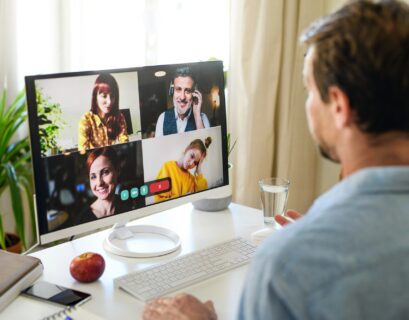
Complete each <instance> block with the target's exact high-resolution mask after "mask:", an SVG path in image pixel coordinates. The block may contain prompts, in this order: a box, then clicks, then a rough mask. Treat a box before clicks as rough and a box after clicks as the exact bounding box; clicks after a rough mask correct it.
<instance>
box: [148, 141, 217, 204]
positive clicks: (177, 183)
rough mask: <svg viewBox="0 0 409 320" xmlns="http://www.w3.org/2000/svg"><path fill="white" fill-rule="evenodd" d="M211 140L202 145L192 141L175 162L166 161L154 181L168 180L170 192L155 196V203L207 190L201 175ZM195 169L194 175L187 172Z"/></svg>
mask: <svg viewBox="0 0 409 320" xmlns="http://www.w3.org/2000/svg"><path fill="white" fill-rule="evenodd" d="M211 143H212V138H210V137H207V138H206V139H205V141H204V143H203V141H202V140H201V139H196V140H193V141H192V142H191V143H190V144H189V145H188V146H187V148H186V149H185V151H184V153H183V155H182V156H181V157H180V158H179V160H177V161H174V160H173V161H167V162H165V163H164V164H163V166H162V168H161V169H160V170H159V173H158V175H157V177H156V179H163V178H170V180H171V189H170V191H167V192H164V193H161V194H158V195H155V202H159V201H163V200H168V199H171V198H177V197H180V196H183V195H186V194H189V193H193V192H197V191H201V190H205V189H207V187H208V186H207V180H206V178H205V177H204V176H203V173H202V165H203V160H204V159H205V158H206V155H207V149H208V148H209V146H210V144H211ZM194 168H195V171H194V174H192V173H190V171H189V170H192V169H194Z"/></svg>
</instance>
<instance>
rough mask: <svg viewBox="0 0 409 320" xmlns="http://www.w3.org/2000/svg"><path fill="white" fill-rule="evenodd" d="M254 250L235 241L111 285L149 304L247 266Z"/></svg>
mask: <svg viewBox="0 0 409 320" xmlns="http://www.w3.org/2000/svg"><path fill="white" fill-rule="evenodd" d="M256 248H257V247H256V246H255V245H253V244H252V243H251V242H249V241H247V240H245V239H243V238H235V239H233V240H230V241H227V242H224V243H220V244H217V245H215V246H213V247H209V248H206V249H203V250H198V251H195V252H193V253H190V254H186V255H184V256H181V257H178V258H176V259H174V260H171V261H169V262H166V263H164V264H161V265H156V266H153V267H150V268H147V269H145V270H141V271H136V272H133V273H129V274H127V275H124V276H122V277H119V278H116V279H114V285H115V287H117V288H121V289H123V290H125V291H126V292H128V293H130V294H131V295H133V296H134V297H135V298H137V299H138V300H141V301H143V302H145V301H149V300H152V299H154V298H157V297H160V296H163V295H166V294H168V293H170V292H173V291H177V290H179V289H182V288H185V287H188V286H190V285H193V284H196V283H198V282H200V281H203V280H206V279H209V278H213V277H215V276H217V275H219V274H221V273H224V272H226V271H228V270H231V269H234V268H237V267H239V266H242V265H244V264H246V263H248V262H250V260H251V258H252V257H253V255H254V253H255V251H256Z"/></svg>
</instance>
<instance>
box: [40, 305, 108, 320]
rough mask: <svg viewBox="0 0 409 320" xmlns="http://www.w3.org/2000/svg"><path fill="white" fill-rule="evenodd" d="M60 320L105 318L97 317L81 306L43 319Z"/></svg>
mask: <svg viewBox="0 0 409 320" xmlns="http://www.w3.org/2000/svg"><path fill="white" fill-rule="evenodd" d="M51 319H52V320H58V319H64V320H104V318H101V317H100V316H97V315H95V314H93V313H91V312H89V311H87V310H85V309H83V308H81V307H80V306H77V307H72V308H67V309H64V310H61V311H59V312H57V313H54V314H51V315H49V316H48V317H46V318H44V319H42V320H51Z"/></svg>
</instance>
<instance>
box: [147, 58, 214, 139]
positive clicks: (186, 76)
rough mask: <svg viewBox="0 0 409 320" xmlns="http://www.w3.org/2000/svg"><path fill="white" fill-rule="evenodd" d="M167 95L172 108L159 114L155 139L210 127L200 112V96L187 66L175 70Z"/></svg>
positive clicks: (204, 115)
mask: <svg viewBox="0 0 409 320" xmlns="http://www.w3.org/2000/svg"><path fill="white" fill-rule="evenodd" d="M169 95H170V96H171V97H172V100H173V108H170V109H168V110H166V111H165V112H162V113H161V114H160V116H159V118H158V121H157V122H156V130H155V137H160V136H164V135H168V134H174V133H181V132H186V131H193V130H197V129H203V128H209V127H210V123H209V119H208V118H207V116H206V114H204V113H203V112H201V109H202V94H201V93H200V91H199V90H197V85H196V80H195V77H194V76H193V73H192V71H191V69H190V68H189V67H188V66H186V67H179V68H177V69H176V71H175V76H174V78H173V80H172V83H171V85H170V87H169Z"/></svg>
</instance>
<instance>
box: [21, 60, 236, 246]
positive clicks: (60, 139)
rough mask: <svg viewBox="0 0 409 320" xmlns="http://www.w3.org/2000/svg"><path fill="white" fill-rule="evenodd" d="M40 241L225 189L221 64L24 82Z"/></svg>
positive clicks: (101, 72)
mask: <svg viewBox="0 0 409 320" xmlns="http://www.w3.org/2000/svg"><path fill="white" fill-rule="evenodd" d="M26 94H27V105H28V110H29V125H30V140H31V146H32V155H33V167H34V178H35V190H36V194H35V200H36V211H37V222H38V231H39V236H40V242H41V243H47V242H50V241H54V240H57V239H61V238H64V237H69V236H72V235H76V234H79V233H82V232H86V231H90V230H94V229H96V228H100V227H103V226H109V225H112V224H114V223H116V222H126V221H129V220H132V219H135V218H139V217H142V216H145V215H148V214H151V213H154V212H158V211H161V210H164V209H167V208H170V207H174V206H177V205H180V204H182V203H185V202H190V201H192V200H195V199H199V198H203V197H206V196H209V195H215V194H217V192H218V191H220V190H222V189H221V188H225V187H226V186H228V184H229V181H228V171H227V170H228V169H227V168H228V165H227V146H226V143H227V141H226V132H227V131H226V107H225V97H224V73H223V64H222V62H220V61H208V62H197V63H187V64H178V65H160V66H146V67H136V68H127V69H115V70H98V71H86V72H73V73H59V74H47V75H34V76H27V77H26Z"/></svg>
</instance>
